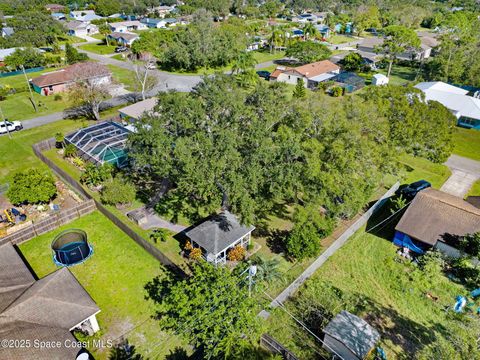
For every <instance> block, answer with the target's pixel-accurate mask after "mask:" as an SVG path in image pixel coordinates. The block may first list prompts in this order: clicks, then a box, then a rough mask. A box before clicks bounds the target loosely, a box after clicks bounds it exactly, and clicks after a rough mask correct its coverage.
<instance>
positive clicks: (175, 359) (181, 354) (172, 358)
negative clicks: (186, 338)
mask: <svg viewBox="0 0 480 360" xmlns="http://www.w3.org/2000/svg"><path fill="white" fill-rule="evenodd" d="M189 359H191V358H190V356H188V354H187V351H186V350H185V349H183V348H181V347H176V348H175V349H174V350H173V351H172V350H170V353H169V354H168V355H166V356H165V360H189Z"/></svg>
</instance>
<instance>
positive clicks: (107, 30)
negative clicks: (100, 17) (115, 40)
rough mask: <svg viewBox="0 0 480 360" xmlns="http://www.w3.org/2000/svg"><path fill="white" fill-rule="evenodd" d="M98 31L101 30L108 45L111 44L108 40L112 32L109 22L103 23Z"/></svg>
mask: <svg viewBox="0 0 480 360" xmlns="http://www.w3.org/2000/svg"><path fill="white" fill-rule="evenodd" d="M98 31H99V32H100V34H102V35H103V36H105V42H106V43H107V46H110V44H109V42H108V34H110V33H111V32H112V31H111V30H110V26H109V25H108V24H107V23H105V24H102V25H100V26H99V28H98Z"/></svg>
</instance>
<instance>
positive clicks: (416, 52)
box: [357, 36, 438, 60]
mask: <svg viewBox="0 0 480 360" xmlns="http://www.w3.org/2000/svg"><path fill="white" fill-rule="evenodd" d="M383 40H384V39H383V38H382V37H378V36H374V37H367V38H364V39H363V40H362V42H361V43H360V44H358V45H357V49H358V50H359V51H362V52H365V53H370V54H380V52H377V51H376V50H377V49H378V47H379V46H380V45H382V44H383ZM437 45H438V41H437V40H436V39H435V38H434V37H431V36H422V37H420V48H419V49H411V50H408V51H405V52H404V53H402V54H399V55H398V58H399V59H401V60H423V59H428V58H429V57H430V56H431V55H432V49H433V48H434V47H435V46H437Z"/></svg>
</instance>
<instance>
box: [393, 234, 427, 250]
mask: <svg viewBox="0 0 480 360" xmlns="http://www.w3.org/2000/svg"><path fill="white" fill-rule="evenodd" d="M393 243H394V244H395V245H397V246H401V247H406V248H408V249H410V250H411V251H413V252H416V253H417V254H423V253H425V251H424V250H423V249H422V248H420V247H419V246H418V245H416V244H415V243H414V242H413V240H412V239H411V238H410V236H408V235H407V234H404V233H402V232H400V231H395V236H394V237H393Z"/></svg>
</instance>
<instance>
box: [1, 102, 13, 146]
mask: <svg viewBox="0 0 480 360" xmlns="http://www.w3.org/2000/svg"><path fill="white" fill-rule="evenodd" d="M0 116H1V117H2V119H3V123H4V124H5V130H7V134H8V137H9V138H10V139H11V138H12V134H10V130H8V124H7V119H5V116H4V115H3V111H2V108H1V107H0Z"/></svg>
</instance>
